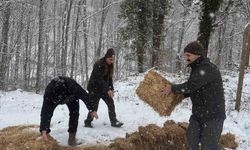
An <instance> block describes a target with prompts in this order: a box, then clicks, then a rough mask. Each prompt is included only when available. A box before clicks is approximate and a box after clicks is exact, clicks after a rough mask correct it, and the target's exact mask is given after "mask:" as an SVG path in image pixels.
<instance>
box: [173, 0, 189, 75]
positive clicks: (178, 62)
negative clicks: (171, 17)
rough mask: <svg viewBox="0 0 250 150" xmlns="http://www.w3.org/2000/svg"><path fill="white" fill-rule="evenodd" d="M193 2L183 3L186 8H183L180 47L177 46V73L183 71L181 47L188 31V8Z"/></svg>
mask: <svg viewBox="0 0 250 150" xmlns="http://www.w3.org/2000/svg"><path fill="white" fill-rule="evenodd" d="M191 2H192V1H190V0H185V1H184V2H183V3H184V4H185V7H183V9H184V12H183V13H182V16H183V18H182V20H183V21H182V24H181V29H180V31H179V39H178V45H177V55H176V70H175V71H176V72H178V71H180V70H181V50H182V49H181V48H182V47H181V46H182V42H183V39H184V34H185V30H186V26H187V25H186V18H187V15H188V8H189V7H190V6H191V5H192V3H191Z"/></svg>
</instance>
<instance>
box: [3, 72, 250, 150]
mask: <svg viewBox="0 0 250 150" xmlns="http://www.w3.org/2000/svg"><path fill="white" fill-rule="evenodd" d="M143 76H144V74H142V75H139V76H133V77H129V78H128V79H127V80H124V81H118V82H115V89H116V90H118V91H117V92H116V93H115V98H114V100H115V107H116V114H117V118H118V120H119V121H121V122H123V123H124V125H123V127H122V128H113V127H111V126H110V122H109V117H108V110H107V106H106V104H105V103H104V102H103V101H102V100H100V105H99V110H98V115H99V119H98V120H94V121H93V126H94V128H92V129H91V128H85V127H84V119H85V118H86V115H87V109H86V106H85V105H84V103H83V102H80V117H79V124H78V131H77V138H78V140H79V141H80V142H82V143H83V144H84V145H92V144H96V143H102V144H109V143H110V142H112V140H113V139H115V138H117V137H125V135H126V133H132V132H134V131H137V130H138V127H139V126H146V125H147V124H150V123H154V124H157V125H159V126H163V123H164V122H165V121H166V120H170V119H172V120H175V121H176V122H188V120H189V117H190V115H191V107H192V104H191V102H190V100H189V99H185V100H184V101H183V102H182V103H181V104H179V105H178V106H177V107H176V108H175V110H174V111H173V112H172V114H171V116H169V117H160V116H159V114H158V113H156V112H155V111H154V110H153V109H152V108H151V107H150V106H149V105H147V104H145V103H144V102H143V101H141V100H139V98H138V97H137V95H136V93H135V90H136V88H137V87H138V85H139V83H140V81H141V80H143ZM165 77H166V78H167V79H169V80H170V81H172V82H175V83H181V82H183V81H185V80H186V79H184V78H183V77H176V76H174V75H172V74H165ZM223 82H224V89H225V98H226V111H227V112H226V114H227V119H226V120H225V122H224V128H223V133H228V132H231V133H233V134H235V135H236V138H237V142H239V147H238V150H247V149H249V147H250V136H249V135H250V118H249V116H250V93H249V91H250V74H246V75H245V78H244V87H243V94H242V110H241V111H240V112H237V111H235V110H234V105H235V102H234V99H235V97H236V89H237V82H238V76H237V74H235V75H234V74H233V73H230V74H229V75H223ZM42 101H43V95H38V94H35V93H32V92H25V91H22V90H20V89H18V90H16V91H11V92H2V91H0V129H3V128H5V127H8V126H14V125H31V124H35V125H39V123H40V111H41V106H42ZM68 113H69V111H68V108H67V107H66V105H59V106H58V107H57V108H56V109H55V111H54V115H53V117H52V120H51V135H52V136H53V137H54V138H55V139H56V140H57V141H58V142H59V143H60V144H62V145H67V139H68V132H67V129H68V119H69V115H68ZM38 130H39V129H37V131H38Z"/></svg>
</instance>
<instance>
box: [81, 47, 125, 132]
mask: <svg viewBox="0 0 250 150" xmlns="http://www.w3.org/2000/svg"><path fill="white" fill-rule="evenodd" d="M114 59H115V52H114V50H113V49H112V48H109V49H108V50H107V53H106V54H105V56H104V57H103V58H101V59H100V60H98V61H97V62H96V63H95V64H94V67H93V71H92V73H91V76H90V79H89V83H88V87H87V89H88V91H89V96H90V99H91V101H93V102H94V111H96V112H97V110H98V105H99V101H100V99H101V98H102V99H103V100H104V102H105V103H106V104H107V106H108V113H109V119H110V122H111V126H113V127H121V126H122V125H123V123H122V122H120V121H118V120H117V118H116V113H115V105H114V100H113V97H114V86H113V73H114V65H113V63H114ZM92 121H93V118H92V117H91V115H90V113H89V114H88V116H87V119H86V120H85V121H84V123H85V127H90V128H92V127H93V126H92V125H91V122H92Z"/></svg>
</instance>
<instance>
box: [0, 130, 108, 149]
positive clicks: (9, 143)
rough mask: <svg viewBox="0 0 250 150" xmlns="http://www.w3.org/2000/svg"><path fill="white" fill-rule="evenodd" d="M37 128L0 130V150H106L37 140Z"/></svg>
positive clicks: (101, 147)
mask: <svg viewBox="0 0 250 150" xmlns="http://www.w3.org/2000/svg"><path fill="white" fill-rule="evenodd" d="M38 137H40V133H39V132H38V126H13V127H7V128H4V129H3V130H0V149H1V150H106V149H105V148H106V147H105V146H93V147H86V146H85V147H84V148H83V147H66V146H61V145H59V144H58V143H57V142H56V140H55V139H53V138H52V137H51V136H49V141H47V142H45V141H42V140H38Z"/></svg>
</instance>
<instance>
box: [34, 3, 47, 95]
mask: <svg viewBox="0 0 250 150" xmlns="http://www.w3.org/2000/svg"><path fill="white" fill-rule="evenodd" d="M44 5H45V1H44V0H40V6H39V36H38V57H37V60H38V61H37V71H36V93H39V92H40V90H41V75H42V54H43V51H44V47H43V46H44V33H45V30H44V28H45V27H44V22H45V11H44Z"/></svg>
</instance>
